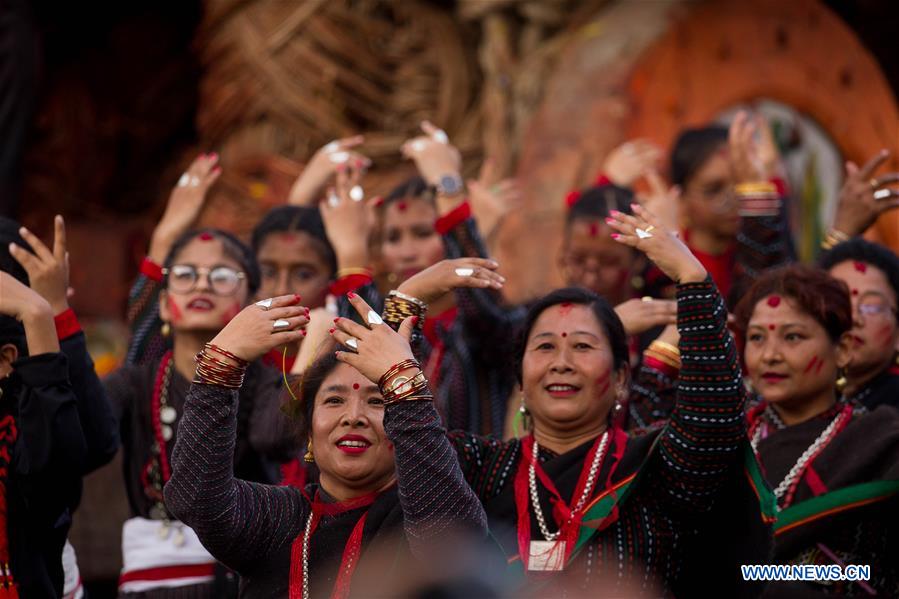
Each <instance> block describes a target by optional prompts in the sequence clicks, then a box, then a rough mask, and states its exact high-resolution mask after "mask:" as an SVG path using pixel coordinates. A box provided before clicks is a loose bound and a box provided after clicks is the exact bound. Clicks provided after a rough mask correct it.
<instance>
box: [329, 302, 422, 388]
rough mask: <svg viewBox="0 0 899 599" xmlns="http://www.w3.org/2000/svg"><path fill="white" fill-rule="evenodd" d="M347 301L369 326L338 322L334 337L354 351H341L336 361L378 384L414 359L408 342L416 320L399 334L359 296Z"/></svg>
mask: <svg viewBox="0 0 899 599" xmlns="http://www.w3.org/2000/svg"><path fill="white" fill-rule="evenodd" d="M347 297H348V299H349V300H350V304H352V306H353V308H355V309H356V312H358V313H359V315H360V316H362V321H363V322H365V323H367V325H361V324H357V323H355V322H353V321H352V320H350V319H349V318H338V319H337V320H335V324H336V327H335V328H334V329H333V332H332V333H331V334H332V335H333V336H334V339H336V340H337V342H338V343H340V344H341V345H343V346H344V347H345V348H348V349H350V350H352V351H338V352H337V359H338V360H340V361H341V362H346V363H347V364H349V365H350V366H352V367H353V368H355V369H356V370H358V371H359V372H360V373H361V374H362V376H364V377H365V378H367V379H368V380H370V381H371V382H373V383H375V384H377V383H378V381H379V380H380V379H381V376H382V375H383V374H384V373H386V372H387V371H388V370H390V369H391V368H392V367H393V366H394V365H396V364H399V363H400V362H402V361H404V360H409V359H412V357H413V356H412V347H411V346H410V345H409V339H410V337H411V335H412V327H413V325H414V324H415V321H414V319H415V318H416V317H414V316H413V317H411V318H407V319H406V320H404V321H403V323H402V324H401V325H400V330H399V332H397V331H394V330H393V329H392V328H390V326H389V325H387V324H386V323H384V322H383V321H381V318H380V316H379V315H378V314H377V313H376V312H375V311H374V310H372V309H371V306H369V305H368V304H366V303H365V301H364V300H363V299H362V298H361V297H359V296H358V295H356V294H350V295H348V296H347Z"/></svg>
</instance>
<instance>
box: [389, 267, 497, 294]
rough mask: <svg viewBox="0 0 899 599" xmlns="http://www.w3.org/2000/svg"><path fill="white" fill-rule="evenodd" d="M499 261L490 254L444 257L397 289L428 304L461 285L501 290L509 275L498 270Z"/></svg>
mask: <svg viewBox="0 0 899 599" xmlns="http://www.w3.org/2000/svg"><path fill="white" fill-rule="evenodd" d="M497 268H499V264H498V263H497V262H495V261H494V260H490V259H488V258H456V259H454V260H441V261H440V262H438V263H437V264H432V265H431V266H429V267H428V268H426V269H424V270H423V271H421V272H420V273H418V274H416V275H415V276H413V277H411V278H410V279H408V280H407V281H404V282H403V283H402V285H400V286H399V289H397V291H401V292H402V293H405V294H406V295H411V296H412V297H414V298H416V299H420V300H421V301H423V302H424V303H426V304H430V303H431V302H433V301H435V300H437V299H440V298H441V297H443V296H444V295H446V294H447V293H449V292H450V291H452V290H453V289H455V288H457V287H473V288H479V289H484V288H490V289H496V290H497V291H499V290H500V289H502V288H503V283H505V282H506V279H505V277H503V276H502V275H500V274H499V273H497V272H495V271H496V269H497Z"/></svg>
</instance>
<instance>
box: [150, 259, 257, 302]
mask: <svg viewBox="0 0 899 599" xmlns="http://www.w3.org/2000/svg"><path fill="white" fill-rule="evenodd" d="M162 274H163V276H165V277H166V286H167V287H168V290H169V291H171V292H173V293H190V292H191V291H193V290H194V289H196V288H197V281H199V280H200V277H201V276H205V277H206V284H207V285H208V286H209V289H211V290H212V292H213V293H215V294H216V295H232V294H234V293H235V292H236V291H237V289H238V288H239V287H240V282H241V281H242V280H243V279H245V278H246V275H245V274H244V273H242V272H241V271H239V270H234V269H233V268H231V267H229V266H214V267H212V268H198V267H196V266H194V265H193V264H175V265H173V266H172V267H171V268H163V269H162Z"/></svg>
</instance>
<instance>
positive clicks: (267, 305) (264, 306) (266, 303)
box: [256, 298, 272, 311]
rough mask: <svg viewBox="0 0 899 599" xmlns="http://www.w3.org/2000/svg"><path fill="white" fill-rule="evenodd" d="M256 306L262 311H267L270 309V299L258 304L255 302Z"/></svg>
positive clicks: (260, 301)
mask: <svg viewBox="0 0 899 599" xmlns="http://www.w3.org/2000/svg"><path fill="white" fill-rule="evenodd" d="M256 305H257V306H259V307H260V308H262V310H263V311H265V310H268V309H269V308H271V307H272V298H267V299H264V300H259V301H258V302H256Z"/></svg>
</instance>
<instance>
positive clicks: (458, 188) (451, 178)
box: [435, 175, 465, 196]
mask: <svg viewBox="0 0 899 599" xmlns="http://www.w3.org/2000/svg"><path fill="white" fill-rule="evenodd" d="M464 186H465V184H464V182H463V181H462V177H460V176H459V175H443V176H442V177H440V181H439V182H438V183H437V185H436V186H435V187H436V188H437V193H439V194H440V195H445V196H454V195H458V194H460V193H462V189H463V188H464Z"/></svg>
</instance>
